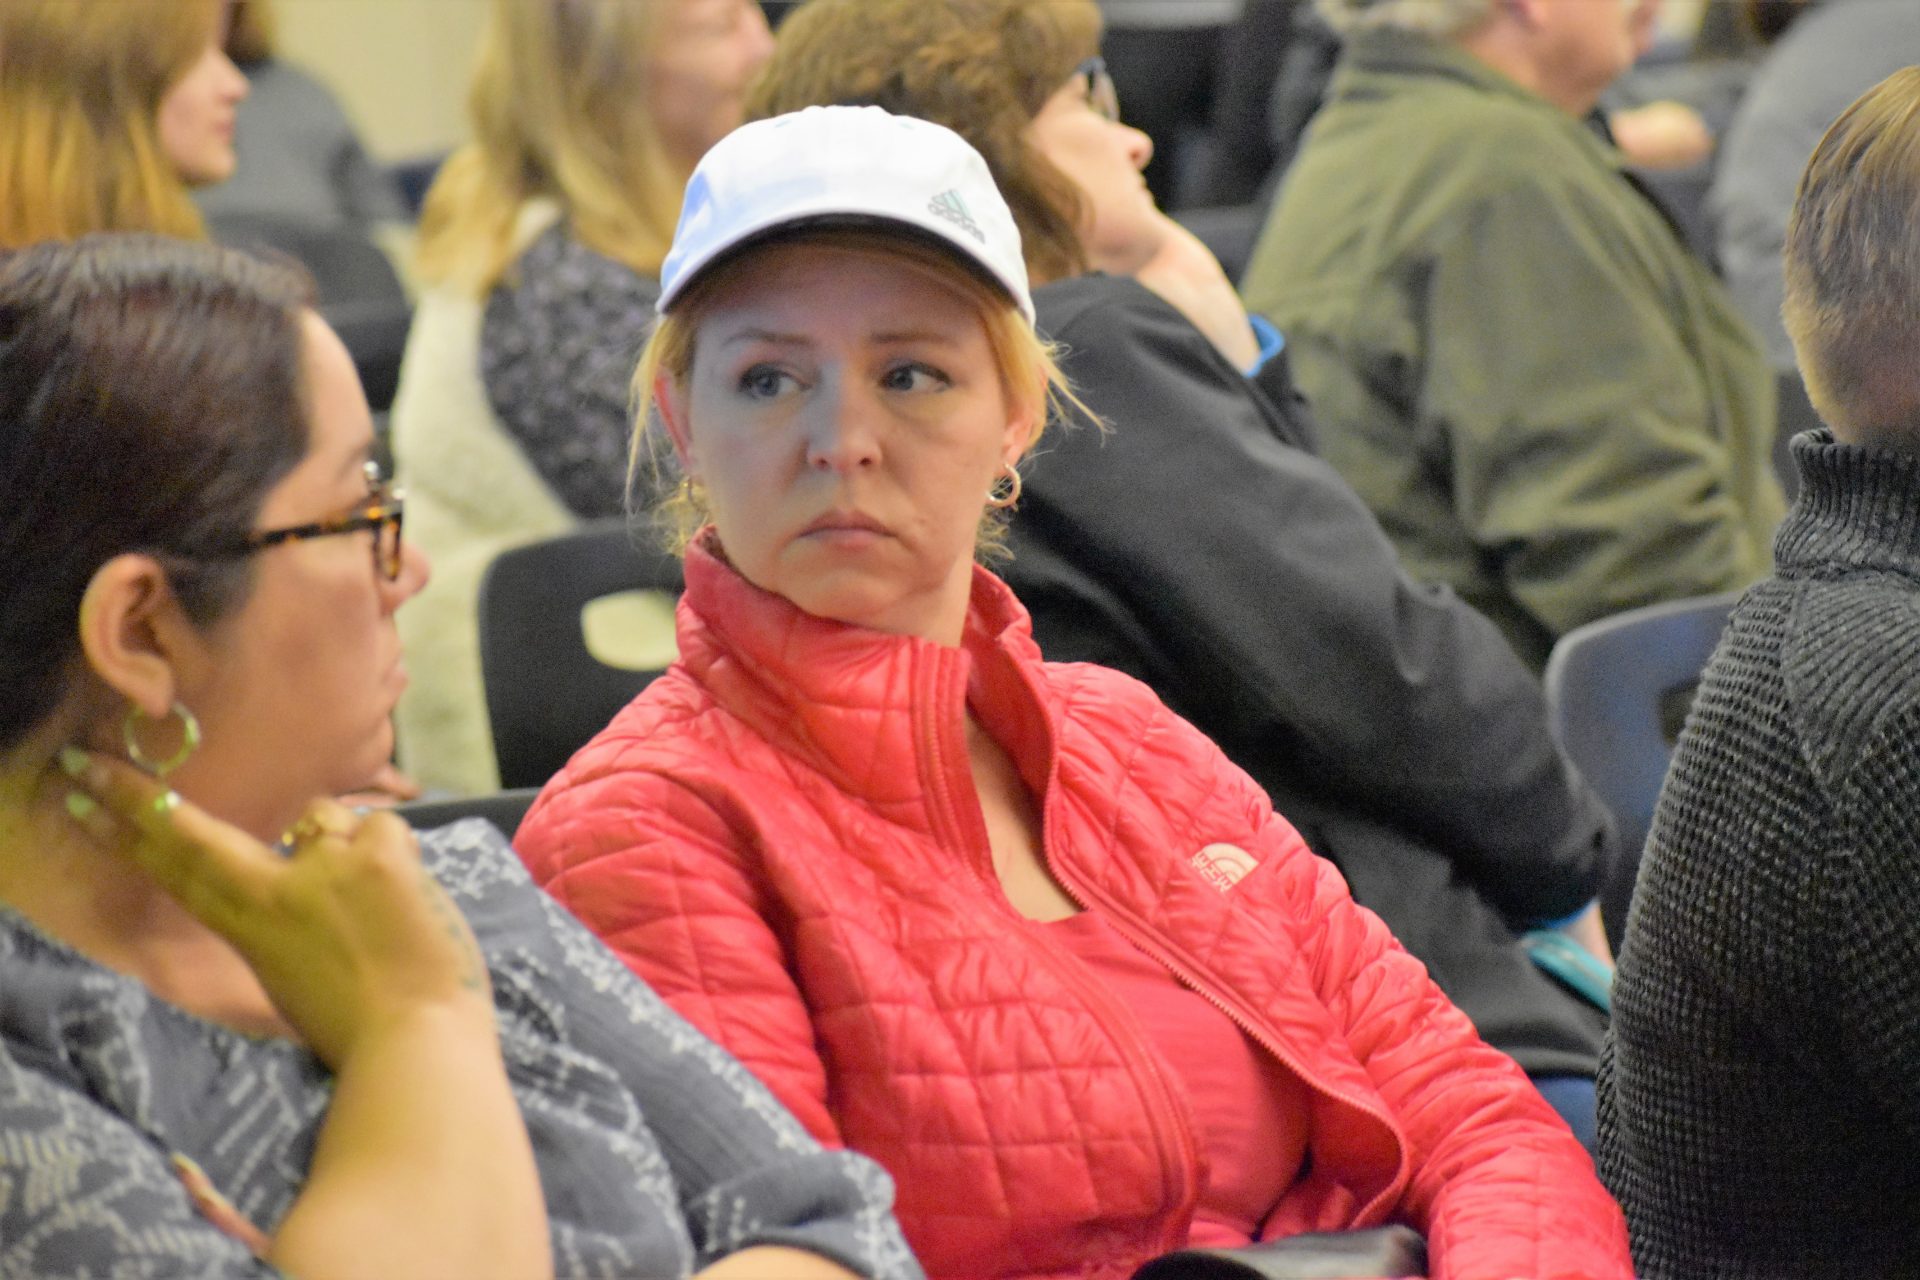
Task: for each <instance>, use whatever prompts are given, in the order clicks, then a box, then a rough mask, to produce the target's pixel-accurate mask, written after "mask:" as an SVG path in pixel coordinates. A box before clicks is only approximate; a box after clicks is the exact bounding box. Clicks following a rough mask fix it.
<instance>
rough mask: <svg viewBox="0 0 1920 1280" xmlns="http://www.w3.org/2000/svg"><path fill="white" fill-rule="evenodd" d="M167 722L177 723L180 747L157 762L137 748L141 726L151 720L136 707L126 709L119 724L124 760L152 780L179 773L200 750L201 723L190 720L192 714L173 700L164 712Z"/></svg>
mask: <svg viewBox="0 0 1920 1280" xmlns="http://www.w3.org/2000/svg"><path fill="white" fill-rule="evenodd" d="M167 718H168V719H169V720H172V719H178V720H179V721H180V747H179V749H178V750H177V751H175V752H174V753H173V754H172V755H170V756H168V757H167V758H166V759H165V760H160V761H155V760H153V759H152V758H150V757H149V756H148V755H147V753H146V751H144V750H143V749H142V748H141V746H140V734H139V730H140V722H141V721H142V720H150V719H152V717H151V716H149V715H148V714H147V713H146V712H144V711H142V710H141V709H140V708H139V707H138V706H133V707H129V708H127V718H126V719H125V720H123V721H121V722H120V740H121V741H122V742H123V743H125V744H126V748H127V759H129V760H131V761H133V763H134V765H135V766H136V767H138V768H140V769H143V770H145V771H146V772H147V773H149V774H152V775H153V776H154V777H155V778H165V777H166V776H167V775H168V774H170V773H172V772H173V771H174V770H175V769H178V768H179V767H180V766H181V765H183V764H185V763H186V762H187V757H188V756H191V755H192V754H193V753H194V751H195V749H197V748H198V747H199V746H200V722H199V721H198V720H196V719H194V718H193V712H191V711H189V710H187V709H186V707H185V706H184V705H183V704H181V703H180V702H179V701H177V700H176V701H175V702H174V704H173V706H172V707H171V708H169V710H168V711H167Z"/></svg>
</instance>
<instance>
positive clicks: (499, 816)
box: [394, 787, 540, 840]
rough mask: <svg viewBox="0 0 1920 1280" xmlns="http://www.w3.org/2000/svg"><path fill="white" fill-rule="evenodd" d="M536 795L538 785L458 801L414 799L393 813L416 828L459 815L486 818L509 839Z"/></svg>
mask: <svg viewBox="0 0 1920 1280" xmlns="http://www.w3.org/2000/svg"><path fill="white" fill-rule="evenodd" d="M539 794H540V789H539V788H538V787H521V788H518V789H516V790H513V791H496V792H494V793H493V794H492V795H486V796H465V797H461V798H460V799H457V800H415V801H412V802H411V803H408V804H403V805H397V806H395V808H394V812H395V813H397V814H399V815H400V816H401V817H402V818H405V819H406V820H407V825H408V826H410V827H412V828H413V829H414V830H415V831H431V830H433V829H434V828H435V827H444V826H446V825H447V824H448V823H452V822H458V821H460V819H462V818H485V819H486V820H487V821H488V822H491V823H492V824H493V825H494V826H495V827H497V828H499V830H500V834H501V835H503V836H505V837H506V838H507V839H509V840H511V839H513V833H514V832H516V831H518V830H519V829H520V819H522V818H524V817H526V816H527V810H528V809H531V808H532V807H533V800H534V797H535V796H537V795H539Z"/></svg>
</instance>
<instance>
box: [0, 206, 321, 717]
mask: <svg viewBox="0 0 1920 1280" xmlns="http://www.w3.org/2000/svg"><path fill="white" fill-rule="evenodd" d="M311 298H312V285H311V282H310V281H309V280H308V279H307V277H306V276H305V275H304V273H302V272H301V271H300V270H299V269H298V268H295V267H292V266H289V265H285V264H280V263H269V262H264V261H261V260H258V259H255V258H252V257H249V256H247V255H245V254H241V253H237V252H234V251H232V250H227V249H220V248H216V247H215V246H213V245H210V244H202V243H194V242H190V241H184V240H170V239H166V238H163V237H159V236H145V235H96V236H87V237H83V238H82V239H80V240H77V241H72V242H58V241H49V242H45V243H41V244H37V245H32V246H29V247H27V248H24V249H20V250H17V251H14V252H11V253H5V254H0V565H5V566H6V569H5V573H4V574H3V575H0V689H4V690H6V696H5V697H4V698H0V750H6V749H10V748H12V747H13V746H15V745H17V744H18V743H19V742H20V741H21V740H22V739H23V738H25V737H26V735H27V734H28V732H29V731H31V730H32V729H33V728H34V727H35V726H36V725H38V724H39V723H40V722H41V721H42V720H43V719H44V718H45V717H46V716H48V715H50V714H51V713H52V712H53V711H54V710H55V709H56V708H58V706H59V705H60V703H61V701H62V699H63V698H64V697H65V696H66V694H67V684H68V681H69V680H70V678H71V674H72V670H73V663H74V660H75V658H76V656H77V653H78V648H79V638H78V630H79V629H78V627H77V626H76V625H75V623H76V619H77V618H78V616H79V610H80V601H81V597H82V596H83V595H84V594H85V593H86V589H87V584H88V583H89V582H90V581H91V580H92V578H93V575H94V573H95V572H96V571H98V569H99V568H100V566H101V565H103V564H105V563H106V562H107V561H108V560H111V559H112V558H113V557H114V556H117V555H120V554H123V553H126V552H148V553H151V554H153V555H155V556H156V557H158V558H159V559H161V561H162V562H163V563H164V564H165V565H166V566H167V569H168V580H169V582H170V584H171V585H172V587H173V590H174V592H175V594H176V595H177V596H178V598H179V600H180V602H181V605H182V607H183V608H184V609H186V611H187V613H188V615H189V616H190V617H191V618H193V620H194V621H195V622H196V623H198V624H200V625H203V626H204V625H208V624H210V623H212V622H214V621H216V620H217V619H218V618H219V617H220V616H222V615H223V614H224V613H225V612H226V611H228V610H230V609H231V608H233V607H234V606H235V605H236V604H237V603H238V602H239V601H240V600H241V599H242V598H244V595H245V593H246V591H247V589H248V586H249V585H250V583H251V576H250V569H249V567H248V562H247V561H245V560H235V559H233V558H231V557H226V558H221V557H219V556H218V555H217V551H218V550H219V549H221V548H230V547H232V546H233V545H234V544H235V542H236V540H237V539H239V538H242V537H244V536H245V535H246V534H247V533H248V532H249V531H250V530H251V529H252V527H253V522H254V520H255V518H256V516H257V515H258V512H259V509H260V505H261V503H262V502H264V501H265V499H266V496H267V494H268V492H269V491H270V490H271V489H272V488H273V487H274V485H276V484H277V483H279V481H280V480H281V479H282V478H283V477H284V476H286V475H287V473H288V472H290V471H292V470H293V469H294V467H295V466H297V465H298V464H299V462H300V460H301V458H303V457H304V456H305V455H306V452H307V436H308V403H309V401H308V396H307V392H306V387H305V382H304V377H303V374H302V360H301V351H302V347H301V321H300V313H301V310H302V308H304V307H305V306H307V305H308V303H309V301H310V299H311Z"/></svg>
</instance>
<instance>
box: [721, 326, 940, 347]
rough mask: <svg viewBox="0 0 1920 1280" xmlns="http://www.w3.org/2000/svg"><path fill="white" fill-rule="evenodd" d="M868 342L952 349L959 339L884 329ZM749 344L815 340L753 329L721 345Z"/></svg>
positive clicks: (729, 337) (935, 333) (731, 336)
mask: <svg viewBox="0 0 1920 1280" xmlns="http://www.w3.org/2000/svg"><path fill="white" fill-rule="evenodd" d="M867 341H868V343H870V344H872V345H874V346H882V345H885V344H887V343H894V342H927V343H937V344H939V345H940V346H945V347H951V346H954V345H956V344H957V343H958V341H959V339H957V338H955V337H953V336H952V335H951V334H947V333H942V332H941V331H939V330H937V329H884V330H882V331H880V332H879V333H872V334H868V335H867ZM749 342H769V343H774V344H776V345H781V346H789V347H805V346H811V345H812V343H813V339H812V338H810V337H808V336H807V335H806V334H804V333H781V332H778V331H777V330H773V329H759V328H753V329H742V330H740V332H738V333H733V334H729V335H727V337H726V339H725V340H724V341H722V342H721V344H720V345H721V346H722V347H734V346H739V345H740V344H742V343H749Z"/></svg>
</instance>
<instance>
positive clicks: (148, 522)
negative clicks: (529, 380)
mask: <svg viewBox="0 0 1920 1280" xmlns="http://www.w3.org/2000/svg"><path fill="white" fill-rule="evenodd" d="M0 368H4V369H5V370H6V377H4V378H0V422H3V423H5V424H6V429H5V430H4V431H0V511H4V512H5V516H4V518H0V560H4V562H5V563H6V564H7V566H8V572H7V574H6V576H5V578H4V580H3V581H0V688H4V689H5V690H6V691H7V696H6V698H5V699H4V700H0V972H4V973H5V975H6V977H5V981H4V982H0V1134H4V1135H5V1137H4V1140H3V1141H0V1188H4V1189H6V1192H5V1194H0V1275H5V1276H78V1275H92V1276H99V1275H129V1274H139V1275H166V1276H173V1275H193V1276H210V1277H211V1276H219V1277H227V1276H231V1277H242V1276H259V1277H265V1276H272V1275H283V1274H291V1275H297V1276H302V1277H310V1278H312V1280H324V1278H325V1277H339V1276H449V1277H452V1276H458V1277H462V1278H463V1280H469V1278H470V1280H487V1278H489V1277H499V1278H500V1280H540V1278H541V1277H546V1276H553V1275H560V1276H576V1275H577V1276H583V1277H584V1276H604V1275H646V1276H669V1277H684V1276H690V1275H694V1274H698V1275H700V1276H702V1277H705V1278H707V1280H723V1278H724V1280H754V1278H758V1280H803V1278H804V1280H852V1278H853V1277H855V1276H867V1277H875V1278H876V1280H877V1278H879V1277H899V1278H900V1280H914V1278H915V1277H917V1276H918V1275H919V1274H920V1271H919V1268H918V1266H917V1265H916V1264H915V1263H914V1261H913V1259H912V1257H911V1255H910V1254H909V1253H908V1251H907V1249H906V1247H905V1245H904V1243H903V1242H902V1240H901V1237H900V1235H899V1231H898V1228H897V1227H896V1226H895V1224H894V1223H893V1220H892V1217H891V1215H890V1210H889V1204H890V1199H891V1189H890V1184H889V1182H888V1180H887V1178H886V1175H885V1174H884V1173H882V1172H881V1171H880V1170H879V1169H878V1168H876V1167H875V1166H873V1165H872V1164H871V1163H869V1162H868V1161H866V1160H864V1159H862V1158H860V1157H858V1156H853V1155H848V1154H837V1153H830V1152H826V1151H824V1150H822V1149H821V1148H820V1147H819V1146H818V1145H817V1144H816V1143H814V1142H813V1141H811V1140H810V1139H809V1138H808V1137H807V1136H806V1134H805V1133H804V1131H803V1130H802V1129H801V1127H800V1125H799V1124H798V1122H797V1121H795V1120H794V1119H793V1118H792V1117H791V1116H789V1115H787V1114H786V1113H785V1112H784V1111H782V1110H781V1108H780V1107H779V1105H778V1104H777V1103H776V1102H775V1101H774V1100H773V1098H772V1097H771V1096H769V1094H768V1093H767V1091H766V1090H765V1089H764V1088H763V1087H761V1085H760V1084H759V1083H758V1082H757V1081H756V1080H754V1079H753V1077H752V1076H751V1075H749V1074H748V1072H747V1071H746V1070H745V1068H743V1067H742V1066H741V1065H740V1064H739V1063H738V1062H735V1061H734V1060H733V1059H731V1058H730V1057H728V1056H727V1055H726V1054H725V1053H724V1052H722V1051H721V1050H720V1049H719V1048H718V1047H716V1046H715V1045H714V1044H713V1043H712V1042H710V1041H708V1040H706V1039H705V1038H703V1037H702V1036H700V1035H699V1034H698V1033H697V1032H695V1031H694V1030H693V1029H692V1028H691V1027H690V1026H688V1025H687V1024H686V1023H685V1022H683V1021H682V1020H681V1019H680V1018H679V1017H677V1016H676V1015H675V1014H673V1013H672V1012H671V1011H670V1010H669V1009H668V1008H667V1007H666V1006H665V1005H664V1004H662V1003H661V1001H660V1000H659V999H658V998H657V997H656V996H655V995H654V994H653V993H652V992H650V991H649V990H647V989H646V988H645V987H643V986H642V985H641V984H640V983H639V982H637V981H636V980H634V979H633V977H632V975H630V974H629V973H628V972H627V970H626V969H625V968H624V967H623V966H622V965H621V964H620V963H619V961H618V960H617V959H616V958H615V957H614V956H613V955H612V954H611V953H609V952H608V951H606V950H605V949H604V948H603V947H601V946H600V945H599V944H598V943H597V942H596V941H595V940H594V939H593V938H592V937H591V936H590V935H588V934H587V933H586V932H585V931H584V930H583V929H582V928H581V927H580V926H579V925H578V924H577V923H576V922H575V921H573V920H572V919H571V918H570V917H568V916H567V915H566V914H565V913H564V912H563V911H561V910H560V909H559V908H557V907H556V906H555V905H554V904H553V903H552V902H551V901H550V900H549V899H548V898H547V897H546V896H545V895H543V894H541V893H540V892H539V891H538V890H536V889H535V888H534V887H533V885H532V884H531V883H530V882H529V880H528V878H527V876H526V874H525V873H524V871H522V869H521V867H520V864H519V862H518V860H517V859H516V858H515V857H514V854H513V851H512V850H511V849H510V848H508V847H507V844H506V842H505V840H504V839H502V838H501V836H500V835H499V834H498V833H497V832H495V831H494V830H493V829H492V828H491V827H490V826H488V825H487V824H486V823H484V822H480V821H478V820H473V821H468V822H464V823H459V824H456V825H454V826H452V827H448V828H444V829H442V830H439V831H434V832H427V833H424V834H422V835H420V836H418V837H416V836H415V835H414V834H413V833H412V832H411V831H410V830H409V829H408V827H407V826H406V824H405V823H404V822H403V821H402V820H401V819H400V818H399V817H398V816H397V815H395V814H392V813H390V812H386V811H381V810H375V811H371V812H363V811H356V810H354V809H350V808H348V807H347V806H346V805H344V804H341V803H340V802H338V801H337V800H334V799H331V798H330V797H332V796H335V795H338V794H340V793H343V792H347V791H350V790H353V789H355V788H357V787H359V786H361V785H363V784H364V783H365V781H366V780H367V779H368V778H369V777H371V776H373V775H374V774H375V773H376V772H377V771H378V770H379V768H380V767H381V765H382V764H383V763H384V762H385V760H386V758H387V753H388V749H389V748H390V746H391V743H392V733H391V729H390V727H389V722H390V716H391V713H392V710H393V704H394V701H395V699H396V698H398V696H399V694H400V691H401V690H402V689H403V688H404V687H405V685H406V679H407V676H406V668H405V665H404V663H403V661H402V658H401V650H400V639H399V634H398V632H397V630H396V628H395V626H394V612H395V611H396V610H397V609H399V608H400V607H401V606H402V605H403V604H405V603H406V602H407V600H408V599H409V598H410V597H412V596H413V595H414V594H415V593H416V592H418V591H419V589H420V587H421V584H422V583H423V582H424V581H425V580H426V578H427V572H428V570H427V564H426V559H425V557H424V556H423V555H422V554H421V552H420V551H418V550H417V549H416V548H414V547H413V546H412V545H411V544H410V543H407V542H405V541H403V540H402V537H401V533H402V528H401V525H402V513H403V509H402V505H401V499H400V496H399V495H398V494H397V493H394V492H393V491H392V490H390V489H389V488H388V486H387V485H386V484H385V482H384V481H383V480H381V479H380V478H379V477H378V476H377V475H376V474H374V473H373V472H372V471H371V469H370V468H369V465H368V461H367V459H368V457H369V454H370V451H371V449H372V446H373V433H372V426H371V419H370V415H369V413H368V409H367V404H366V400H365V398H364V396H363V395H362V394H361V392H360V389H359V382H358V379H357V377H356V375H355V372H354V368H353V365H352V363H351V361H350V360H349V359H348V357H347V353H346V350H345V348H344V347H343V346H342V345H341V343H340V340H339V339H338V338H337V337H336V336H335V335H334V334H333V332H332V331H331V330H330V329H328V328H327V326H326V324H325V323H324V322H323V321H322V320H321V319H320V318H319V317H318V316H317V315H316V314H315V313H314V312H313V311H312V310H311V282H310V281H308V280H306V279H305V277H304V276H302V275H301V274H300V273H299V272H298V271H297V270H296V269H295V268H293V267H291V266H279V265H273V264H268V263H263V262H259V261H257V260H255V259H252V258H249V257H246V256H244V255H241V254H238V253H235V252H232V251H230V250H222V249H218V248H215V247H213V246H210V245H206V244H198V243H193V242H188V241H182V240H173V239H165V238H161V237H149V236H93V237H87V238H84V239H82V240H80V241H78V242H73V243H69V242H62V241H51V242H45V243H42V244H38V245H33V246H29V247H27V248H24V249H20V250H16V251H13V252H11V253H8V254H6V255H0Z"/></svg>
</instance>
